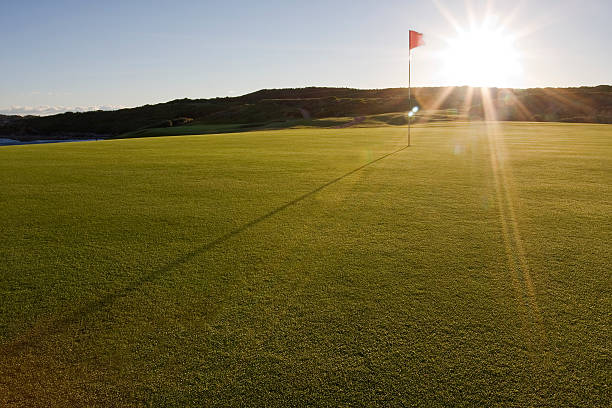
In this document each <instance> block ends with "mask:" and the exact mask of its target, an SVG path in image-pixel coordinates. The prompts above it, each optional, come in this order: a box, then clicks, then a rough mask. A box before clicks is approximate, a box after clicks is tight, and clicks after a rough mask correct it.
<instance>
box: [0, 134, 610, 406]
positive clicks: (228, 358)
mask: <svg viewBox="0 0 612 408" xmlns="http://www.w3.org/2000/svg"><path fill="white" fill-rule="evenodd" d="M611 136H612V126H610V125H575V124H571V125H570V124H567V125H566V124H530V123H501V124H493V123H489V124H485V123H473V124H447V125H432V126H428V127H421V128H416V129H414V130H413V134H412V137H413V139H412V140H413V144H414V145H413V146H412V147H410V148H403V147H404V143H405V140H406V131H405V129H402V128H396V127H381V128H349V129H294V130H280V131H264V132H251V133H234V134H221V135H205V136H180V137H160V138H150V139H126V140H113V141H99V142H84V143H69V144H54V145H36V146H11V147H2V148H0V186H1V187H0V202H1V208H2V217H1V218H0V239H1V242H2V245H1V246H0V259H1V260H2V262H1V263H0V276H1V277H2V278H1V279H0V299H1V300H0V356H1V357H0V405H9V406H10V405H15V406H50V405H51V406H60V405H62V406H66V405H155V406H168V405H179V406H190V405H192V406H202V405H203V406H215V405H265V406H287V405H296V406H300V405H326V406H328V405H332V406H336V405H357V406H360V405H385V406H386V405H424V406H473V405H484V406H491V405H502V406H508V405H512V406H561V405H580V406H606V405H608V404H609V401H610V392H609V384H610V369H609V367H610V363H611V361H610V348H609V346H610V329H609V328H610V326H611V323H612V322H611V321H610V310H611V306H612V305H611V303H610V288H611V287H612V285H611V281H610V265H611V264H612V262H611V261H612V260H611V259H610V250H609V244H610V242H611V238H612V237H611V231H612V220H611V214H612V208H611V205H610V199H609V197H611V196H612V138H611Z"/></svg>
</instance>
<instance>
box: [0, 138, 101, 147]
mask: <svg viewBox="0 0 612 408" xmlns="http://www.w3.org/2000/svg"><path fill="white" fill-rule="evenodd" d="M96 140H101V139H64V140H30V141H27V142H22V141H19V140H15V139H4V138H0V146H14V145H26V144H47V143H65V142H93V141H96Z"/></svg>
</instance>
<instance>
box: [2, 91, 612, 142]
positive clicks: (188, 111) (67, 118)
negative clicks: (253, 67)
mask: <svg viewBox="0 0 612 408" xmlns="http://www.w3.org/2000/svg"><path fill="white" fill-rule="evenodd" d="M412 105H413V106H414V105H418V106H419V107H420V108H421V109H422V111H421V113H420V114H419V115H418V116H417V118H416V120H417V121H421V122H427V121H435V120H439V119H443V120H454V119H462V120H482V119H495V120H506V121H546V122H590V123H612V86H607V85H601V86H597V87H582V88H536V89H524V90H513V89H497V88H491V89H488V90H481V89H475V88H468V87H452V88H415V89H414V90H413V101H412ZM409 106H410V103H409V99H408V90H407V89H406V88H390V89H379V90H361V89H350V88H316V87H312V88H301V89H266V90H261V91H257V92H253V93H250V94H247V95H243V96H239V97H231V98H230V97H227V98H213V99H179V100H174V101H170V102H166V103H160V104H156V105H145V106H141V107H137V108H129V109H120V110H116V111H95V112H84V113H73V112H69V113H63V114H59V115H53V116H46V117H31V116H29V117H25V118H22V119H20V120H14V118H11V120H8V121H0V135H3V136H5V137H12V138H16V139H20V140H29V139H44V138H79V137H82V138H90V137H92V136H93V135H103V136H107V137H112V136H119V135H122V134H124V133H127V132H132V133H131V136H134V135H138V134H139V133H138V132H139V131H143V130H145V129H166V130H164V131H158V132H157V133H158V134H172V133H173V132H171V131H170V132H169V130H168V129H167V128H171V127H177V126H181V127H182V126H186V125H187V126H203V125H204V126H207V127H208V128H210V129H214V127H216V126H219V125H233V126H230V127H229V129H230V130H233V131H235V130H250V129H254V128H259V127H263V128H265V127H269V125H270V124H271V123H274V122H275V123H276V125H275V126H279V127H282V125H283V124H284V125H289V124H291V123H292V121H295V120H299V119H324V118H337V117H354V116H364V115H379V114H385V113H393V112H396V113H397V112H406V111H407V110H408V109H409ZM400 122H402V121H399V122H398V123H396V124H402V123H400ZM319 124H320V123H319ZM237 125H238V126H237ZM222 128H223V126H222ZM224 130H228V129H224ZM133 132H137V133H133ZM153 133H156V132H153ZM174 133H185V132H174ZM186 133H190V132H189V131H187V132H186ZM191 133H197V132H191ZM140 134H143V132H141V133H140ZM144 134H147V135H149V134H150V132H144Z"/></svg>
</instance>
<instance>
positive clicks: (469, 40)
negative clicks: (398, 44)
mask: <svg viewBox="0 0 612 408" xmlns="http://www.w3.org/2000/svg"><path fill="white" fill-rule="evenodd" d="M515 41H516V40H515V38H514V37H513V36H512V35H510V34H507V33H506V32H505V31H504V28H503V26H500V25H499V23H498V19H497V18H496V17H488V18H486V19H485V20H484V21H483V23H482V24H481V25H480V26H475V27H472V28H471V29H470V30H467V31H466V30H463V29H461V28H458V29H457V36H456V37H455V38H451V39H446V42H447V44H448V48H447V49H446V51H445V52H443V53H442V59H443V70H442V74H443V76H444V77H445V78H446V80H447V81H449V83H453V84H456V85H469V86H473V87H514V86H516V81H518V80H519V79H520V77H521V74H522V71H523V69H522V65H521V62H520V60H521V57H520V55H519V53H518V52H517V50H516V48H515Z"/></svg>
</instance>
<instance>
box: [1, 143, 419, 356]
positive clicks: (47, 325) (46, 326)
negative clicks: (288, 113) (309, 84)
mask: <svg viewBox="0 0 612 408" xmlns="http://www.w3.org/2000/svg"><path fill="white" fill-rule="evenodd" d="M407 147H408V146H404V147H402V148H400V149H397V150H395V151H393V152H391V153H387V154H385V155H383V156H381V157H379V158H377V159H375V160H372V161H370V162H368V163H366V164H364V165H362V166H359V167H357V168H356V169H354V170H351V171H349V172H348V173H345V174H343V175H342V176H340V177H336V178H335V179H333V180H331V181H329V182H327V183H325V184H323V185H322V186H320V187H317V188H315V189H314V190H312V191H310V192H308V193H305V194H302V195H301V196H299V197H297V198H295V199H293V200H291V201H289V202H288V203H286V204H283V205H281V206H280V207H277V208H275V209H273V210H272V211H270V212H268V213H266V214H264V215H262V216H261V217H258V218H255V219H254V220H252V221H250V222H248V223H246V224H244V225H242V226H240V227H238V228H236V229H234V230H232V231H230V232H228V233H227V234H225V235H222V236H220V237H219V238H217V239H215V240H214V241H211V242H209V243H207V244H205V245H202V246H199V247H197V248H195V249H193V250H192V251H191V252H189V253H187V254H185V255H183V256H181V257H180V258H177V259H175V260H173V261H172V262H170V263H168V264H166V265H165V266H163V267H161V268H159V269H157V270H154V271H152V272H151V273H149V274H148V275H145V276H143V277H142V278H141V279H139V280H137V281H135V282H133V283H132V284H131V285H130V286H127V287H125V288H124V289H121V290H119V291H117V292H114V293H109V294H107V295H105V296H103V297H102V298H100V299H97V300H92V301H89V302H88V303H86V304H85V305H83V306H82V307H80V308H77V309H76V310H74V311H73V312H71V313H68V314H66V315H64V316H63V317H61V318H59V319H52V320H48V321H45V322H42V323H39V324H37V325H35V326H34V327H33V328H32V329H30V330H29V331H28V332H27V333H24V334H22V335H20V336H18V338H16V339H15V340H13V341H12V342H10V343H7V344H5V345H2V346H0V354H2V355H4V356H11V355H16V354H19V353H20V352H21V351H23V350H25V349H27V348H28V347H31V346H35V345H36V344H37V343H39V342H40V340H41V339H42V338H44V337H45V336H48V335H52V334H57V333H59V332H61V331H62V330H63V329H64V328H66V327H68V326H69V325H71V324H74V323H76V322H79V321H84V320H85V317H86V316H88V315H90V314H93V313H96V312H99V311H101V310H103V309H105V308H107V307H109V306H111V305H112V304H113V303H115V302H116V301H117V300H118V299H120V298H122V297H126V296H128V295H130V294H131V293H132V292H134V291H136V290H138V289H139V288H140V287H141V286H142V285H145V284H147V283H150V282H153V281H155V280H157V279H159V278H160V277H161V276H163V275H164V274H166V273H168V272H170V271H171V270H172V269H174V268H176V267H178V266H180V265H182V264H184V263H187V262H189V261H190V260H192V259H193V258H195V257H196V256H198V255H200V254H202V253H204V252H206V251H208V250H210V249H212V248H214V247H216V246H217V245H220V244H222V243H224V242H225V241H228V240H229V239H231V238H232V237H234V236H235V235H238V234H240V233H241V232H243V231H245V230H247V229H249V228H251V227H254V226H255V225H257V224H259V223H260V222H262V221H265V220H267V219H269V218H271V217H273V216H274V215H276V214H278V213H279V212H281V211H283V210H285V209H287V208H288V207H291V206H293V205H295V204H297V203H299V202H300V201H303V200H305V199H307V198H308V197H311V196H312V195H314V194H316V193H318V192H319V191H321V190H323V189H325V188H327V187H329V186H331V185H332V184H335V183H337V182H339V181H341V180H342V179H344V178H346V177H349V176H351V175H352V174H355V173H357V172H358V171H360V170H363V169H364V168H366V167H368V166H371V165H372V164H374V163H376V162H379V161H381V160H383V159H385V158H387V157H389V156H392V155H394V154H397V153H399V152H401V151H402V150H405V149H406V148H407Z"/></svg>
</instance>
